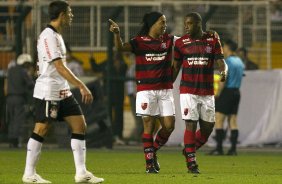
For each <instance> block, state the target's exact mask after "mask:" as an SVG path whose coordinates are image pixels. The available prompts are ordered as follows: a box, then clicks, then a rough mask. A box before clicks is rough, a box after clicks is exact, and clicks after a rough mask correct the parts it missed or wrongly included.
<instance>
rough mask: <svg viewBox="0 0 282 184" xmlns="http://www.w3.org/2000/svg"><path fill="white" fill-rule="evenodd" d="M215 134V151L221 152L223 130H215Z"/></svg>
mask: <svg viewBox="0 0 282 184" xmlns="http://www.w3.org/2000/svg"><path fill="white" fill-rule="evenodd" d="M215 133H216V136H215V138H216V142H217V146H216V149H217V150H218V151H223V149H222V142H223V139H224V130H223V129H216V131H215Z"/></svg>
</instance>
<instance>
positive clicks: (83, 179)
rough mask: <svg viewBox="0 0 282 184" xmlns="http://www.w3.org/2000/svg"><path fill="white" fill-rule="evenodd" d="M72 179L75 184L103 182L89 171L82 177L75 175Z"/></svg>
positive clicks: (102, 179)
mask: <svg viewBox="0 0 282 184" xmlns="http://www.w3.org/2000/svg"><path fill="white" fill-rule="evenodd" d="M74 179H75V182H76V183H102V182H103V181H104V178H98V177H96V176H94V175H93V174H92V173H91V172H89V171H86V173H85V174H84V175H75V178H74Z"/></svg>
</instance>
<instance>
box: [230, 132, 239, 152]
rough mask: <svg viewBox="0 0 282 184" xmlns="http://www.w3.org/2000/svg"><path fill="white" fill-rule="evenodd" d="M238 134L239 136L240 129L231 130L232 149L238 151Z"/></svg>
mask: <svg viewBox="0 0 282 184" xmlns="http://www.w3.org/2000/svg"><path fill="white" fill-rule="evenodd" d="M238 136H239V130H237V129H233V130H231V135H230V142H231V150H233V151H236V145H237V141H238Z"/></svg>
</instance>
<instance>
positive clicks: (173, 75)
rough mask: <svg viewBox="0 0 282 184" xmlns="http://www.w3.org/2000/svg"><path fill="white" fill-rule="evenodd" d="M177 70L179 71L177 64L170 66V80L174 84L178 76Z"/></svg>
mask: <svg viewBox="0 0 282 184" xmlns="http://www.w3.org/2000/svg"><path fill="white" fill-rule="evenodd" d="M179 70H180V66H179V65H178V63H176V62H175V61H174V62H173V65H172V80H173V82H175V80H176V78H177V76H178V73H179Z"/></svg>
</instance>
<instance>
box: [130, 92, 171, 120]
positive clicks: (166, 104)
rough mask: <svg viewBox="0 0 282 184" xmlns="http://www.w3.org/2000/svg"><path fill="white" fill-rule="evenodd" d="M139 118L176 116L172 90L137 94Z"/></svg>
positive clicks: (137, 113)
mask: <svg viewBox="0 0 282 184" xmlns="http://www.w3.org/2000/svg"><path fill="white" fill-rule="evenodd" d="M136 115H137V116H161V117H164V116H174V115H175V107H174V98H173V93H172V89H164V90H146V91H139V92H137V94H136Z"/></svg>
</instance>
